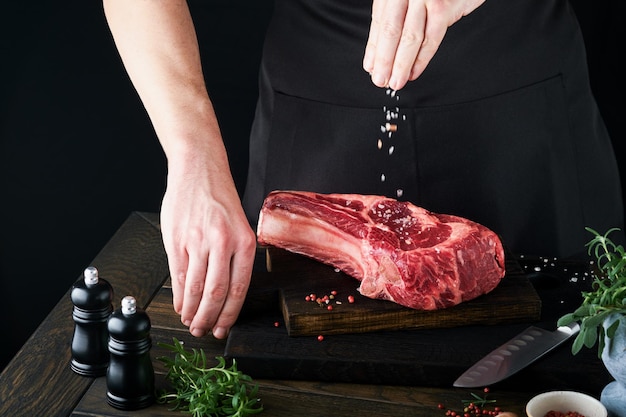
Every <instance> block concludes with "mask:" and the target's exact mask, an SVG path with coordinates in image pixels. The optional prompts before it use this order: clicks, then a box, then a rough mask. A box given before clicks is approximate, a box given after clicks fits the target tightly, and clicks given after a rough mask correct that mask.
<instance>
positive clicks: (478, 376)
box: [454, 323, 580, 388]
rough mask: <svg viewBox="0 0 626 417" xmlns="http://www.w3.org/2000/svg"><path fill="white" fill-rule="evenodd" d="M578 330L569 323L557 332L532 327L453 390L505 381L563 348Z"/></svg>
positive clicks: (492, 354) (486, 359)
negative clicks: (564, 343) (543, 357)
mask: <svg viewBox="0 0 626 417" xmlns="http://www.w3.org/2000/svg"><path fill="white" fill-rule="evenodd" d="M579 330H580V326H579V325H578V323H570V324H569V325H567V326H561V327H558V328H557V329H556V330H554V331H549V330H545V329H542V328H541V327H536V326H530V327H529V328H527V329H526V330H524V331H523V332H521V333H520V334H518V335H517V336H515V337H514V338H512V339H511V340H509V341H508V342H506V343H504V344H503V345H502V346H500V347H498V348H496V349H494V350H493V351H492V352H490V353H489V354H488V355H487V356H485V357H484V358H482V359H481V360H479V361H478V362H476V364H474V365H473V366H472V367H471V368H469V369H468V370H467V371H465V372H464V373H463V374H462V375H461V376H460V377H459V378H458V379H457V380H456V381H454V386H455V387H459V388H477V387H486V386H489V385H491V384H495V383H496V382H499V381H502V380H503V379H505V378H508V377H510V376H511V375H513V374H515V373H516V372H518V371H520V370H521V369H523V368H525V367H526V366H528V365H530V364H531V363H533V362H535V361H536V360H537V359H539V358H541V357H542V356H544V355H545V354H546V353H548V352H550V351H551V350H553V349H554V348H556V347H557V346H559V345H561V344H562V343H563V342H565V341H566V340H567V339H569V338H570V337H572V336H574V335H575V334H576V333H578V331H579Z"/></svg>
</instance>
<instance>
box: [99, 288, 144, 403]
mask: <svg viewBox="0 0 626 417" xmlns="http://www.w3.org/2000/svg"><path fill="white" fill-rule="evenodd" d="M108 328H109V336H110V337H109V353H110V356H111V359H110V362H109V368H108V370H107V378H106V382H107V402H108V403H109V405H111V406H112V407H115V408H118V409H121V410H137V409H140V408H145V407H148V406H149V405H151V404H152V403H153V402H154V399H155V395H154V368H153V367H152V362H151V360H150V348H151V347H152V340H151V338H150V318H149V317H148V315H147V314H146V313H145V312H144V311H143V310H141V309H138V308H137V301H136V300H135V298H134V297H132V296H126V297H124V298H123V299H122V306H121V308H119V309H117V310H115V311H114V312H113V314H111V317H109V323H108Z"/></svg>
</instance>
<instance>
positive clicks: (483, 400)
mask: <svg viewBox="0 0 626 417" xmlns="http://www.w3.org/2000/svg"><path fill="white" fill-rule="evenodd" d="M470 395H471V396H472V397H473V398H472V399H470V400H462V402H463V405H464V406H466V407H467V406H468V405H470V404H474V405H477V406H479V407H481V408H483V407H485V406H486V405H487V404H493V403H495V402H496V400H488V399H487V393H486V392H485V396H484V397H481V396H480V395H478V394H474V393H473V392H470Z"/></svg>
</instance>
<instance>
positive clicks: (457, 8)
mask: <svg viewBox="0 0 626 417" xmlns="http://www.w3.org/2000/svg"><path fill="white" fill-rule="evenodd" d="M484 1H485V0H374V2H373V5H372V24H371V27H370V34H369V38H368V40H367V46H366V48H365V56H364V58H363V68H364V69H365V71H367V72H368V73H370V74H371V77H372V82H373V83H374V84H375V85H376V86H378V87H389V88H391V89H393V90H400V89H401V88H402V87H404V86H405V85H406V83H407V82H408V81H412V80H415V79H417V77H419V76H420V75H421V74H422V72H423V71H424V69H425V68H426V66H427V65H428V63H429V62H430V60H431V59H432V58H433V56H434V55H435V52H437V49H439V45H440V44H441V42H442V41H443V37H444V36H445V34H446V31H447V30H448V28H449V27H450V26H452V25H453V24H454V23H456V22H457V21H459V20H460V19H461V17H463V16H467V15H468V14H470V13H471V12H473V11H474V10H475V9H476V8H477V7H478V6H480V5H481V4H483V3H484Z"/></svg>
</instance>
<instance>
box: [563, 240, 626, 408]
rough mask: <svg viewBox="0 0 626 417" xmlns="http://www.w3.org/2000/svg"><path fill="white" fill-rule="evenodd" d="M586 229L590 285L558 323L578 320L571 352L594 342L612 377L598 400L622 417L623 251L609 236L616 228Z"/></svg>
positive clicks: (625, 359) (625, 341) (625, 344)
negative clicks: (591, 262) (590, 261)
mask: <svg viewBox="0 0 626 417" xmlns="http://www.w3.org/2000/svg"><path fill="white" fill-rule="evenodd" d="M586 230H587V231H589V232H590V233H591V234H593V239H592V240H591V241H590V242H589V243H587V247H588V253H589V255H590V256H592V257H594V258H595V263H596V268H595V272H594V274H593V275H594V277H593V282H592V287H591V290H590V291H583V292H582V296H583V301H582V303H581V305H580V307H578V308H577V309H576V310H575V311H574V312H572V313H569V314H566V315H564V316H563V317H561V318H560V319H559V321H558V325H559V326H564V325H567V324H569V323H572V322H574V321H576V322H579V323H580V332H579V333H578V335H577V336H576V339H574V343H573V344H572V353H573V354H574V355H575V354H577V353H578V352H579V351H580V350H581V349H582V347H583V346H585V347H588V348H592V347H594V346H595V345H596V344H598V356H599V357H600V358H602V361H603V362H604V365H605V366H606V368H607V370H608V371H609V373H610V374H611V376H613V378H615V381H614V382H611V383H610V384H609V385H607V386H606V387H605V388H604V390H603V391H602V396H601V401H602V402H603V403H604V405H605V406H606V408H607V409H608V410H609V413H610V414H611V415H612V416H616V417H626V251H625V250H624V247H623V246H622V245H618V244H616V243H614V242H613V241H612V240H611V239H610V238H609V235H610V234H611V233H613V232H617V231H619V230H620V229H617V228H613V229H609V230H608V231H607V232H606V233H605V234H603V235H602V234H600V233H598V232H596V231H595V230H593V229H591V228H586Z"/></svg>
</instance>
